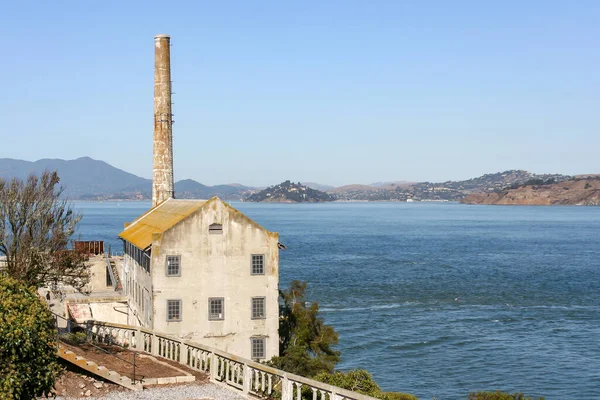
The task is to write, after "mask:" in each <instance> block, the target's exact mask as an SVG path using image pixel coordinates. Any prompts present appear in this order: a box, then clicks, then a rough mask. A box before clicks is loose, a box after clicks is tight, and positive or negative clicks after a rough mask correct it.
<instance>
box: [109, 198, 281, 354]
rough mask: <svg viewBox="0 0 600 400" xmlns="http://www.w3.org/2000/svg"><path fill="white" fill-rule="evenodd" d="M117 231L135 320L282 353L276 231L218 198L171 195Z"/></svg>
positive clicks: (238, 347)
mask: <svg viewBox="0 0 600 400" xmlns="http://www.w3.org/2000/svg"><path fill="white" fill-rule="evenodd" d="M119 237H120V238H121V239H123V242H124V246H125V257H124V261H123V271H122V274H121V277H122V279H123V287H124V290H125V294H126V295H127V296H128V302H129V310H130V311H129V312H130V315H129V318H128V322H129V324H131V325H141V326H144V327H147V328H150V329H154V330H156V331H158V332H163V333H167V334H171V335H175V336H178V337H181V338H186V339H190V340H193V341H197V342H200V343H204V344H206V345H209V346H213V347H215V348H218V349H221V350H224V351H227V352H230V353H233V354H236V355H239V356H242V357H246V358H252V359H259V360H260V359H270V358H271V357H273V356H276V355H278V353H279V335H278V326H279V302H278V293H279V292H278V284H279V248H278V238H279V235H278V233H275V232H269V231H267V230H266V229H264V228H262V227H261V226H260V225H258V224H257V223H256V222H254V221H252V220H251V219H250V218H248V217H246V216H245V215H244V214H242V213H241V212H239V211H237V210H236V209H234V208H233V207H231V206H230V205H228V204H227V203H225V202H223V201H221V200H220V199H219V198H216V197H215V198H212V199H210V200H208V201H205V200H176V199H172V198H170V199H168V200H166V201H164V202H162V203H160V204H158V205H157V206H155V207H153V208H152V209H150V210H149V211H148V212H146V213H145V214H143V215H142V216H140V217H139V218H138V219H136V220H135V221H133V222H131V223H129V224H125V229H124V230H123V232H121V233H120V234H119Z"/></svg>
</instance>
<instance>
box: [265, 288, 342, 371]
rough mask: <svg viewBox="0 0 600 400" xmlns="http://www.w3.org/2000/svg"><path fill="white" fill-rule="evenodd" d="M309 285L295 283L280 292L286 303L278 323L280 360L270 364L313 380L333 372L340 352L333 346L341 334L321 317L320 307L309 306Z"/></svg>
mask: <svg viewBox="0 0 600 400" xmlns="http://www.w3.org/2000/svg"><path fill="white" fill-rule="evenodd" d="M305 292H306V282H301V281H293V282H292V284H291V285H290V288H289V289H288V290H287V291H285V290H284V291H280V292H279V294H280V297H281V300H282V302H283V306H282V308H281V317H280V323H279V354H280V356H279V357H273V358H272V359H271V360H270V362H269V363H270V364H271V365H272V366H274V367H276V368H280V369H282V370H284V371H288V372H291V373H295V374H298V375H302V376H306V377H312V376H315V375H317V374H319V373H322V372H329V373H331V372H333V368H334V367H335V364H336V363H338V362H339V361H340V352H339V351H337V350H334V349H333V348H332V346H334V345H336V344H337V343H338V334H337V333H336V332H335V330H334V329H333V327H332V326H330V325H326V324H325V322H324V321H323V319H322V318H320V317H319V315H318V314H319V304H318V303H316V302H314V303H311V304H310V305H309V306H307V302H306V301H305V297H304V296H305Z"/></svg>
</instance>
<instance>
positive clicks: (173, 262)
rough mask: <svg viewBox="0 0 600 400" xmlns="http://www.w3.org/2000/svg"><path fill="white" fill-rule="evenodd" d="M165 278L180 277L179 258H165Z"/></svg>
mask: <svg viewBox="0 0 600 400" xmlns="http://www.w3.org/2000/svg"><path fill="white" fill-rule="evenodd" d="M167 276H181V257H180V256H167Z"/></svg>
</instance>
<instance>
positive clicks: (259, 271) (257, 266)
mask: <svg viewBox="0 0 600 400" xmlns="http://www.w3.org/2000/svg"><path fill="white" fill-rule="evenodd" d="M251 272H252V275H264V274H265V256H264V254H252V271H251Z"/></svg>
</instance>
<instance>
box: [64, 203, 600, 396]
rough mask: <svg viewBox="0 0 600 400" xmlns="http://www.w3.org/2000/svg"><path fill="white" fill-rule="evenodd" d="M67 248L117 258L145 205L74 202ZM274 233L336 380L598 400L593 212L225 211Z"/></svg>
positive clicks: (418, 391) (299, 207) (448, 392)
mask: <svg viewBox="0 0 600 400" xmlns="http://www.w3.org/2000/svg"><path fill="white" fill-rule="evenodd" d="M75 205H76V208H77V209H78V210H79V211H81V212H82V213H83V215H84V217H83V220H82V223H81V224H80V229H79V232H78V235H79V236H80V237H81V238H82V239H84V240H92V239H95V240H105V241H107V242H108V243H111V244H112V245H113V247H114V248H117V249H119V250H120V249H121V248H122V245H121V244H120V243H119V241H118V240H117V238H116V235H117V234H118V232H119V231H120V229H121V228H122V227H123V223H124V222H127V221H131V220H133V219H134V218H135V217H136V216H138V215H139V214H141V213H142V212H143V211H145V210H147V209H148V207H149V206H150V204H149V203H147V202H124V203H113V202H108V203H84V202H78V203H75ZM232 205H233V206H234V207H236V208H238V209H239V210H240V211H243V212H244V213H246V214H247V215H248V216H250V217H251V218H253V219H254V220H255V221H257V222H258V223H260V224H261V225H262V226H264V227H265V228H267V229H269V230H272V231H277V232H279V233H280V241H281V242H282V243H284V244H285V245H286V246H287V248H288V250H287V251H282V252H281V260H280V285H281V286H282V287H285V286H287V285H288V284H289V282H291V281H292V280H294V279H300V280H305V281H308V283H309V297H310V300H311V301H318V302H319V305H320V308H321V313H322V316H323V317H324V318H325V320H326V322H327V323H328V324H331V325H333V326H334V327H335V329H336V330H337V332H338V333H339V335H340V343H339V346H338V348H339V350H341V352H342V362H341V364H340V365H339V368H340V369H344V370H347V369H352V368H364V369H367V370H368V371H369V372H371V373H372V374H373V376H374V378H375V380H376V381H377V382H378V383H379V385H380V386H381V387H382V388H383V389H384V390H389V391H404V392H409V393H413V394H415V395H417V396H418V397H419V398H420V399H432V398H433V397H434V396H436V397H437V399H438V400H442V399H444V400H446V399H466V397H467V394H468V392H470V391H476V390H484V389H485V390H496V389H501V390H504V391H510V392H516V391H523V392H525V393H527V394H530V395H543V396H545V397H546V399H600V208H593V207H526V206H519V207H514V206H513V207H504V206H467V205H460V204H431V203H429V204H426V203H416V204H415V203H412V204H411V203H331V204H295V205H291V204H256V203H232Z"/></svg>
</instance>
